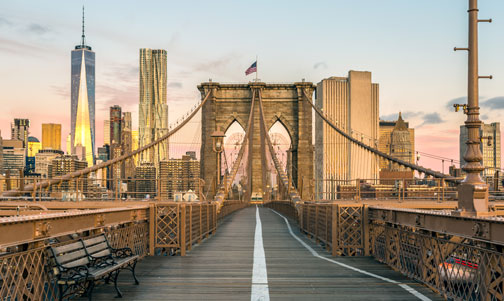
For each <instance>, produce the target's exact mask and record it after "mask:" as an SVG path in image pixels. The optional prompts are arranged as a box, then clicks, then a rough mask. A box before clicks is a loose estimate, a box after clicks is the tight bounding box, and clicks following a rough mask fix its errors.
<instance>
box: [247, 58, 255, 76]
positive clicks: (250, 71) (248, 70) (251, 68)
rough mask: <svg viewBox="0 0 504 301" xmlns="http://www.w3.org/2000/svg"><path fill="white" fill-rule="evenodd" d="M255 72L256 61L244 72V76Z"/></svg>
mask: <svg viewBox="0 0 504 301" xmlns="http://www.w3.org/2000/svg"><path fill="white" fill-rule="evenodd" d="M254 72H257V61H255V62H254V63H253V64H252V65H250V67H248V69H247V70H245V75H249V74H251V73H254Z"/></svg>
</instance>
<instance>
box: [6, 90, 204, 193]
mask: <svg viewBox="0 0 504 301" xmlns="http://www.w3.org/2000/svg"><path fill="white" fill-rule="evenodd" d="M211 91H212V90H209V91H208V92H207V94H206V95H205V98H204V99H203V101H201V102H200V104H199V105H198V106H197V107H196V108H195V109H194V110H193V111H192V112H191V113H190V114H189V115H188V116H187V117H186V119H184V120H182V122H180V123H178V125H177V126H175V127H174V128H173V129H172V130H170V131H169V132H168V133H166V134H165V135H164V136H162V137H160V138H159V139H158V140H156V141H153V142H151V143H149V144H147V145H145V146H143V147H141V148H139V149H137V150H135V151H132V152H129V153H127V154H124V155H122V156H119V157H117V158H114V159H111V160H108V161H106V162H103V163H100V164H97V165H94V166H91V167H88V168H84V169H81V170H78V171H75V172H72V173H69V174H66V175H63V176H59V177H57V178H53V179H49V180H46V181H43V182H39V183H36V184H29V185H26V186H25V187H24V189H23V190H22V191H21V190H9V191H6V192H4V193H3V194H2V195H3V196H16V195H19V194H22V193H25V192H30V191H33V190H34V189H36V190H40V189H43V188H46V187H48V186H51V185H54V184H58V183H61V182H63V181H68V180H71V179H74V178H79V177H82V176H84V175H87V174H90V173H92V172H95V171H97V170H99V169H102V168H106V167H109V166H111V165H113V164H116V163H120V162H122V161H125V160H126V159H129V158H132V157H133V156H135V155H138V154H140V153H142V152H143V151H145V150H148V149H150V148H153V147H155V146H156V145H158V144H159V143H161V142H163V141H165V140H166V139H168V138H170V136H172V135H173V134H175V133H176V132H178V131H179V130H180V129H181V128H182V127H184V125H186V124H187V123H188V122H189V121H190V120H191V119H192V118H193V117H194V115H196V113H198V112H199V110H200V109H201V107H203V105H204V104H205V103H206V101H207V100H208V99H209V98H210V94H211V93H212V92H211Z"/></svg>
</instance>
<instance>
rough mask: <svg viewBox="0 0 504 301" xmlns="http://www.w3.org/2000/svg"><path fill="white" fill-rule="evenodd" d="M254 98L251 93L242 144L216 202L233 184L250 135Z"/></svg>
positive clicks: (253, 94) (221, 198) (223, 196)
mask: <svg viewBox="0 0 504 301" xmlns="http://www.w3.org/2000/svg"><path fill="white" fill-rule="evenodd" d="M255 98H256V96H255V93H252V103H251V105H250V113H249V118H248V122H247V128H246V130H245V135H244V136H243V141H242V145H241V147H240V151H239V152H238V156H237V157H236V159H235V161H234V162H233V167H232V169H231V172H230V173H229V177H226V179H225V181H224V182H223V183H222V184H221V187H219V192H218V193H217V194H216V195H215V201H217V202H222V201H223V200H224V198H225V196H226V193H227V191H229V189H230V187H231V185H232V184H233V181H234V179H235V177H236V174H237V173H238V169H239V167H240V163H241V160H242V159H243V154H244V153H245V149H246V145H247V146H248V145H249V144H248V143H246V141H248V139H249V137H250V128H251V127H252V119H253V118H254V105H255Z"/></svg>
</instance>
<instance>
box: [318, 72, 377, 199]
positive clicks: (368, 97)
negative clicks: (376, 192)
mask: <svg viewBox="0 0 504 301" xmlns="http://www.w3.org/2000/svg"><path fill="white" fill-rule="evenodd" d="M316 95H317V98H316V105H317V106H318V107H319V108H321V109H323V111H324V112H325V113H326V114H327V116H328V117H329V118H330V119H332V121H333V123H335V124H336V126H338V127H339V128H340V129H341V130H343V131H345V132H346V133H347V134H348V135H351V136H352V137H353V138H355V139H358V140H359V141H362V142H363V143H365V144H368V145H370V146H371V147H376V146H377V143H378V127H379V125H378V122H379V112H378V104H379V86H378V84H375V83H372V82H371V72H361V71H349V72H348V77H330V78H327V79H324V80H322V81H321V82H320V83H318V84H317V94H316ZM315 177H316V179H317V180H318V182H317V185H320V184H321V183H322V180H355V179H376V178H377V177H378V161H377V160H376V158H375V157H374V156H373V155H372V154H371V153H370V152H366V151H363V150H362V149H361V148H360V147H358V146H356V145H353V144H352V143H350V142H349V141H348V140H346V139H345V138H344V137H343V136H341V135H339V134H338V133H337V132H336V131H335V130H333V129H332V128H331V127H330V126H329V125H327V124H326V123H325V122H324V121H323V120H322V119H321V118H320V117H318V116H315ZM324 183H326V182H324ZM340 183H341V182H340ZM317 190H318V191H319V192H322V191H326V192H327V189H326V187H322V186H317Z"/></svg>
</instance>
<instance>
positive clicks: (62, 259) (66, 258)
mask: <svg viewBox="0 0 504 301" xmlns="http://www.w3.org/2000/svg"><path fill="white" fill-rule="evenodd" d="M83 257H87V254H86V251H85V250H84V249H81V250H78V251H75V252H71V253H66V254H65V255H59V256H57V257H56V260H58V262H59V263H60V264H63V265H64V264H66V263H68V262H70V261H74V260H78V259H81V258H83Z"/></svg>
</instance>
